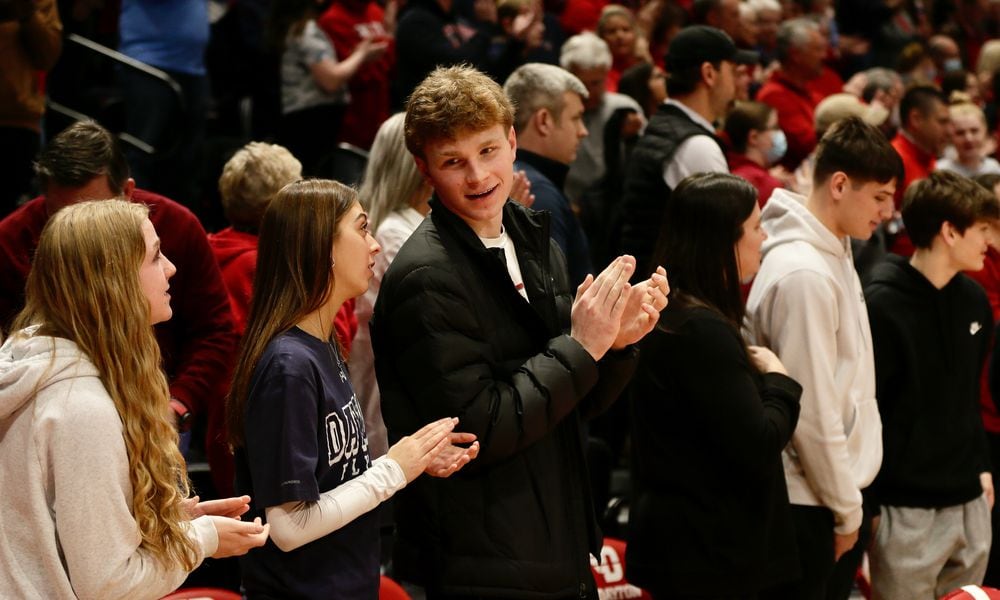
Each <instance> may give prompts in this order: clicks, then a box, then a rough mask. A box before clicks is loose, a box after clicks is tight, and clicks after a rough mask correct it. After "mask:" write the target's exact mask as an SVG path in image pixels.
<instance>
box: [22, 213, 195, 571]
mask: <svg viewBox="0 0 1000 600" xmlns="http://www.w3.org/2000/svg"><path fill="white" fill-rule="evenodd" d="M148 214H149V210H148V209H147V208H146V207H145V206H143V205H140V204H134V203H131V202H126V201H123V200H99V201H94V202H82V203H79V204H75V205H72V206H69V207H67V208H65V209H63V210H61V211H59V212H58V213H56V214H55V215H54V216H53V217H52V218H51V219H49V221H48V223H47V224H46V225H45V228H44V229H43V230H42V234H41V238H40V239H39V242H38V249H37V250H36V252H35V258H34V262H33V264H32V268H31V272H30V273H29V274H28V281H27V286H26V291H25V299H26V304H25V307H24V310H23V311H21V313H20V314H19V315H18V317H17V319H16V320H15V332H16V331H19V330H21V329H23V328H25V327H29V326H32V325H38V326H39V329H38V331H37V332H36V333H35V335H45V336H52V337H60V338H65V339H68V340H70V341H72V342H73V343H75V344H76V345H77V347H78V348H79V349H80V350H81V351H82V352H83V353H84V354H86V355H87V357H88V358H89V359H90V362H91V363H93V365H94V367H95V368H96V369H97V372H98V373H99V375H100V379H101V382H102V383H103V384H104V388H105V389H106V390H107V392H108V395H109V396H111V400H112V401H113V402H114V405H115V408H116V409H117V410H118V415H119V416H120V417H121V420H122V435H123V437H124V440H125V450H126V452H127V454H128V463H129V469H128V473H129V482H130V483H131V485H132V516H133V517H134V518H135V520H136V524H137V525H138V529H139V533H140V535H141V538H142V542H141V544H142V547H143V548H144V549H145V550H147V551H148V552H149V553H150V554H151V555H152V556H153V557H154V558H155V559H156V560H158V561H159V562H160V563H161V564H162V565H163V566H164V567H166V568H181V569H184V570H187V571H190V570H191V569H193V568H194V566H195V563H196V561H197V549H196V547H195V542H194V541H193V540H191V538H189V537H188V535H187V532H186V526H187V525H186V523H187V521H188V519H189V517H188V516H187V514H186V512H185V511H184V508H183V507H182V506H181V500H183V499H184V498H186V497H187V496H188V494H189V493H190V486H189V483H188V480H187V473H186V470H185V466H184V459H183V458H182V457H181V454H180V451H179V450H178V449H177V432H176V431H175V430H174V427H173V425H172V424H171V423H170V421H169V420H168V414H169V410H170V409H169V402H170V391H169V389H168V388H167V380H166V377H165V376H164V374H163V371H162V370H161V369H160V348H159V346H158V345H157V343H156V337H155V336H154V335H153V326H152V323H151V321H150V319H151V315H150V306H149V301H148V300H147V299H146V296H145V295H144V294H143V291H142V287H141V285H140V283H139V268H140V266H141V265H142V262H143V260H144V259H145V256H146V243H145V240H144V238H143V234H142V225H143V223H144V222H145V220H146V218H147V216H148ZM15 335H19V334H17V333H15ZM81 491H82V492H83V493H86V490H81Z"/></svg>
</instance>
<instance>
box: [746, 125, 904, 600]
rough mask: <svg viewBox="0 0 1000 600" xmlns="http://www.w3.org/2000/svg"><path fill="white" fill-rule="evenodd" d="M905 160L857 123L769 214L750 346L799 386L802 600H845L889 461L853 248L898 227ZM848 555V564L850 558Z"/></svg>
mask: <svg viewBox="0 0 1000 600" xmlns="http://www.w3.org/2000/svg"><path fill="white" fill-rule="evenodd" d="M902 170H903V167H902V162H901V160H900V158H899V155H897V154H896V152H895V151H894V150H893V149H892V146H891V145H890V144H889V142H888V141H887V140H886V139H885V137H884V136H883V135H882V133H881V132H879V130H878V129H876V128H875V127H873V126H871V125H868V124H866V123H864V122H863V121H862V120H861V119H859V118H857V117H851V118H848V119H845V120H843V121H841V122H840V123H838V124H836V125H834V127H832V128H831V129H830V130H829V131H828V132H827V134H826V135H825V136H824V137H823V139H822V140H821V141H820V143H819V146H818V148H817V152H816V164H815V170H814V175H813V191H812V192H811V193H810V195H809V196H808V197H804V196H801V195H798V194H794V193H792V192H789V191H786V190H777V191H775V193H774V195H772V196H771V199H770V200H769V201H768V203H767V205H766V206H765V207H764V211H763V215H762V217H763V226H764V229H765V230H766V231H767V234H768V238H769V239H768V240H767V242H766V243H765V245H764V258H763V262H762V264H761V269H760V272H759V273H758V274H757V278H756V280H755V281H754V284H753V287H752V289H751V292H750V297H749V299H748V301H747V321H746V326H747V329H748V333H749V335H750V338H751V340H750V343H752V344H756V345H762V346H766V347H769V348H771V349H772V350H773V351H774V352H775V353H776V354H777V355H778V357H779V358H780V359H781V360H782V362H784V363H785V365H786V367H787V368H788V372H789V375H791V376H792V377H793V378H794V379H795V380H797V381H798V382H799V383H801V384H802V388H803V392H802V412H801V416H800V417H799V423H798V426H797V428H796V430H795V434H794V435H793V437H792V441H791V443H790V444H789V445H788V447H786V448H785V452H784V455H783V459H784V463H785V479H786V481H787V485H788V497H789V501H790V502H791V504H792V514H793V521H794V524H795V527H796V538H797V541H798V545H799V556H800V563H801V568H802V580H801V581H800V582H799V583H798V584H796V585H795V586H794V589H790V590H788V597H789V598H795V599H796V600H810V599H813V598H817V599H825V598H845V599H846V598H847V596H848V595H849V593H850V587H851V582H852V580H853V576H854V572H855V570H856V568H857V564H858V562H859V561H860V557H861V547H863V544H858V550H857V551H856V552H850V551H851V549H852V548H854V547H855V545H856V544H857V542H858V537H859V531H860V529H861V527H862V522H863V521H865V520H866V518H865V517H864V512H863V510H862V490H864V489H865V488H866V487H867V486H868V484H870V483H871V482H872V480H873V479H874V478H875V475H876V474H877V473H878V470H879V466H880V464H881V461H882V423H881V419H880V417H879V412H878V406H877V404H876V402H875V365H874V359H873V355H872V340H871V331H870V328H869V325H868V313H867V310H866V308H865V303H864V295H863V293H862V289H861V283H860V281H859V280H858V275H857V273H856V272H855V270H854V264H853V258H852V255H851V245H850V238H852V237H853V238H857V239H861V240H866V239H868V238H869V237H870V236H871V234H872V232H873V231H875V228H876V227H878V225H879V224H880V223H881V222H882V221H884V220H887V219H889V218H890V217H891V216H892V211H893V193H894V192H895V189H896V182H897V181H900V180H901V179H902ZM845 555H846V556H845Z"/></svg>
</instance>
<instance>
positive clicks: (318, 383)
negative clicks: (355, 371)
mask: <svg viewBox="0 0 1000 600" xmlns="http://www.w3.org/2000/svg"><path fill="white" fill-rule="evenodd" d="M379 251H380V248H379V245H378V243H377V242H376V241H375V239H374V238H373V237H372V235H371V233H369V230H368V215H366V214H365V212H364V211H363V210H362V208H361V204H359V203H358V200H357V195H356V193H355V192H354V190H352V189H351V188H349V187H347V186H345V185H342V184H340V183H337V182H335V181H328V180H321V179H317V180H306V181H300V182H296V183H291V184H289V185H287V186H285V187H284V188H282V189H281V190H280V191H279V192H278V194H277V195H276V196H275V198H274V200H272V201H271V204H270V205H269V206H268V207H267V210H266V211H265V213H264V218H263V221H262V223H261V226H260V237H259V242H258V250H257V272H256V276H255V279H254V291H253V299H252V300H251V305H250V316H249V319H248V322H247V328H246V334H245V336H244V341H243V346H242V349H241V351H240V356H239V360H238V362H237V366H236V371H235V373H234V376H233V386H232V391H231V394H230V398H229V403H228V405H227V419H228V425H229V435H230V441H231V443H232V445H233V447H234V449H235V453H236V489H237V490H239V491H243V492H246V493H252V494H254V500H253V502H252V504H251V515H253V516H262V517H264V518H265V520H266V521H267V523H268V524H270V525H271V534H272V538H271V540H270V541H269V542H268V543H267V544H266V545H265V546H264V547H263V548H260V549H259V550H256V551H254V552H252V553H250V554H248V555H247V556H245V557H244V558H243V559H242V561H241V564H242V567H243V584H244V587H245V589H246V594H247V597H248V598H251V599H254V598H289V597H296V598H326V599H336V598H344V599H353V598H375V597H377V595H378V585H379V520H378V513H377V511H373V510H372V509H374V508H375V507H376V506H378V505H379V504H380V503H381V502H383V501H384V500H386V499H388V498H389V497H391V496H392V495H393V494H394V493H395V492H397V491H398V490H400V489H402V488H403V486H405V485H406V484H407V483H408V482H410V481H412V480H413V479H415V478H416V477H417V476H418V475H420V474H421V473H422V472H424V471H427V472H428V473H429V474H432V475H435V476H448V475H450V474H451V473H454V472H455V471H457V470H458V469H459V468H461V467H462V466H464V465H465V464H466V463H468V462H469V461H470V460H471V459H473V458H475V456H476V455H477V454H478V450H479V446H478V443H477V442H474V439H475V437H474V436H472V435H469V434H459V433H452V430H453V429H454V427H455V424H456V422H457V419H452V418H445V419H441V420H439V421H435V422H433V423H430V424H429V425H427V426H426V427H424V428H423V429H420V430H419V431H417V432H416V433H414V434H413V435H412V436H408V437H404V438H402V439H401V440H399V441H398V442H397V443H396V444H395V445H393V446H392V447H390V448H389V450H388V453H387V454H386V455H385V456H383V457H381V458H378V459H376V460H374V461H372V460H371V458H370V454H369V450H368V438H367V435H366V431H365V421H364V417H363V415H362V410H361V406H360V403H359V401H358V398H357V396H356V395H355V393H354V390H353V389H352V387H351V380H350V377H349V376H348V369H347V366H346V363H345V359H344V356H343V354H342V352H341V346H340V342H339V340H337V339H336V337H335V336H334V333H333V331H334V330H333V318H334V315H335V314H336V312H337V309H338V308H339V307H340V306H341V305H342V304H343V303H344V301H345V300H347V299H349V298H355V297H357V296H360V295H361V294H363V293H364V292H365V290H367V289H368V285H369V281H370V280H371V278H372V273H373V272H372V267H373V265H374V264H375V256H376V255H377V254H378V252H379ZM470 442H471V443H472V445H471V446H469V447H467V448H463V447H460V446H455V445H452V444H467V443H470Z"/></svg>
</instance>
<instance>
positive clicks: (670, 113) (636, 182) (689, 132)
mask: <svg viewBox="0 0 1000 600" xmlns="http://www.w3.org/2000/svg"><path fill="white" fill-rule="evenodd" d="M696 135H707V136H710V137H711V138H712V139H713V140H715V141H716V143H719V147H720V148H722V144H721V143H720V142H719V139H718V138H717V137H715V132H713V131H708V130H706V129H705V128H704V127H702V126H701V125H699V124H697V123H695V122H694V121H692V120H691V117H689V116H687V114H685V113H684V111H682V110H681V109H679V108H677V107H676V106H671V105H670V104H664V105H662V106H660V107H659V108H657V109H656V113H654V114H653V116H652V117H651V118H650V119H649V124H648V125H646V132H645V133H643V135H642V137H641V138H639V141H638V143H636V145H635V149H633V150H632V154H631V155H630V156H629V161H628V164H627V165H626V166H625V188H624V192H623V195H622V202H621V204H622V209H621V214H622V225H621V228H622V232H621V250H622V253H626V254H631V255H632V256H635V260H636V264H637V267H638V268H636V270H635V275H634V276H633V278H632V279H633V283H634V282H635V281H638V280H640V279H642V278H643V277H648V275H643V274H645V273H650V272H652V268H653V267H655V265H652V264H651V263H650V262H649V261H650V259H651V258H652V254H653V251H654V250H655V249H656V240H657V238H658V237H659V235H660V228H661V226H662V223H663V218H664V213H665V212H666V211H667V207H668V205H669V203H670V193H671V190H670V188H668V187H667V183H666V182H665V181H663V164H664V162H666V161H668V160H670V159H671V158H672V157H673V155H674V153H675V152H677V148H679V147H680V145H681V143H682V142H684V141H685V140H687V139H688V138H690V137H693V136H696Z"/></svg>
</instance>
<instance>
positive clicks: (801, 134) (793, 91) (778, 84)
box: [757, 69, 822, 171]
mask: <svg viewBox="0 0 1000 600" xmlns="http://www.w3.org/2000/svg"><path fill="white" fill-rule="evenodd" d="M757 100H758V101H759V102H763V103H764V104H767V105H769V106H773V107H774V109H775V110H776V111H777V113H778V125H779V126H780V127H781V130H782V131H784V132H785V137H786V138H787V139H788V151H787V152H786V153H785V157H784V158H783V159H781V164H782V165H784V166H785V168H786V169H788V170H789V171H794V170H795V168H796V167H798V166H799V163H801V162H802V160H803V159H804V158H805V157H807V156H809V153H810V152H812V151H813V148H815V147H816V127H815V124H814V121H813V114H814V112H815V110H816V105H817V104H819V102H820V100H822V97H821V96H819V95H818V94H816V93H815V92H813V91H811V90H810V89H808V88H803V87H800V86H799V85H798V84H796V83H793V82H792V81H790V80H789V79H788V78H787V77H785V74H784V73H783V72H782V71H781V69H778V70H776V71H775V72H773V73H771V76H770V77H769V78H768V80H767V81H766V82H765V83H764V85H763V86H762V87H761V88H760V91H759V92H757Z"/></svg>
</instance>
